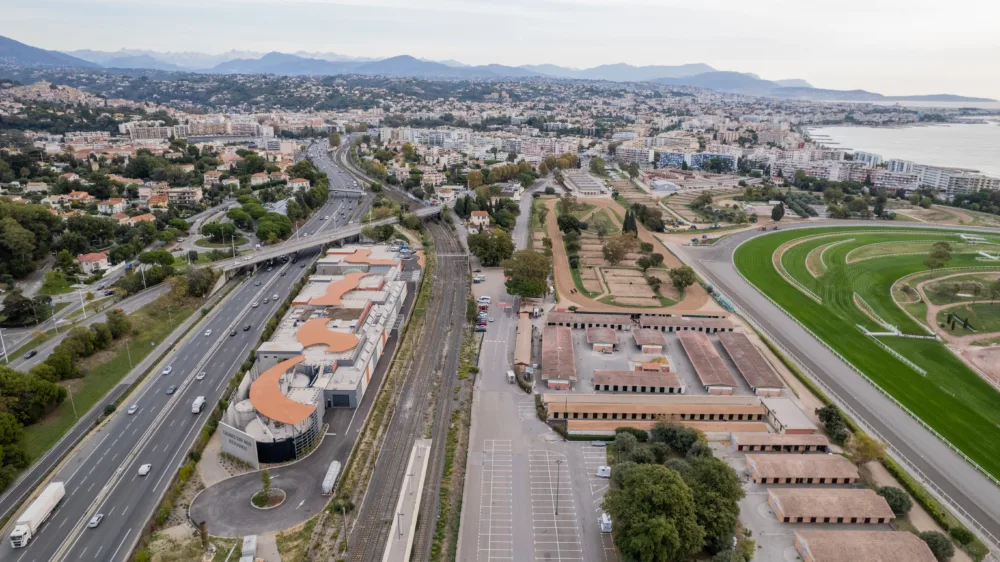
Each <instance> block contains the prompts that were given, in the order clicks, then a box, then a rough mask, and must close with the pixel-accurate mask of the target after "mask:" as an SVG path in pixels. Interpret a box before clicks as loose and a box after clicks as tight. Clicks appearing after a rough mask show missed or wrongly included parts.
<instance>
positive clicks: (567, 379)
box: [541, 326, 576, 390]
mask: <svg viewBox="0 0 1000 562" xmlns="http://www.w3.org/2000/svg"><path fill="white" fill-rule="evenodd" d="M575 361H576V360H575V359H574V357H573V332H572V331H571V330H570V329H569V328H567V327H565V326H546V327H545V329H544V331H542V364H541V369H542V380H543V381H545V383H546V385H547V386H548V387H549V388H551V389H559V390H569V386H570V384H572V383H573V382H574V381H576V362H575Z"/></svg>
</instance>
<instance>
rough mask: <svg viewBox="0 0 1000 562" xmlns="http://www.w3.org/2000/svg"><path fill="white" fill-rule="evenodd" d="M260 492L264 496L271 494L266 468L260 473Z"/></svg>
mask: <svg viewBox="0 0 1000 562" xmlns="http://www.w3.org/2000/svg"><path fill="white" fill-rule="evenodd" d="M260 490H261V491H262V492H264V493H265V494H268V493H270V492H271V473H270V472H268V470H267V469H266V468H265V469H264V470H262V471H260Z"/></svg>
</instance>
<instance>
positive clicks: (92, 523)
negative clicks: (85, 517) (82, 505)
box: [87, 513, 104, 529]
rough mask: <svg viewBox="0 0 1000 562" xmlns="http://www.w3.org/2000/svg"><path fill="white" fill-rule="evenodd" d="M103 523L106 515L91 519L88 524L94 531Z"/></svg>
mask: <svg viewBox="0 0 1000 562" xmlns="http://www.w3.org/2000/svg"><path fill="white" fill-rule="evenodd" d="M101 521H104V514H103V513H98V514H97V515H95V516H93V517H91V518H90V521H89V522H88V523H87V526H88V527H90V528H91V529H93V528H95V527H97V526H98V525H100V524H101Z"/></svg>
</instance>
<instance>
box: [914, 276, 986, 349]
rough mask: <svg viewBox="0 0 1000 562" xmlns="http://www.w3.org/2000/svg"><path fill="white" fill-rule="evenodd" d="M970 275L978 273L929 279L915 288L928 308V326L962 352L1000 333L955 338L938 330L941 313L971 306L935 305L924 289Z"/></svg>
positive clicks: (955, 303) (958, 303) (926, 320)
mask: <svg viewBox="0 0 1000 562" xmlns="http://www.w3.org/2000/svg"><path fill="white" fill-rule="evenodd" d="M985 273H988V272H985ZM969 275H977V273H969V272H967V271H966V272H963V273H955V274H953V275H946V276H944V277H935V278H933V279H927V280H926V281H921V282H920V283H917V286H916V287H914V289H916V291H917V294H918V295H920V298H921V299H923V300H924V305H926V306H927V317H926V318H925V319H924V320H925V322H926V324H927V325H928V326H930V327H931V329H933V330H934V331H935V332H937V334H938V335H939V336H941V338H942V339H943V340H944V341H946V342H948V343H949V344H951V345H953V346H955V347H958V348H961V349H962V350H964V349H965V348H967V347H969V346H970V345H971V344H972V342H974V341H979V340H983V339H992V338H995V337H1000V332H987V333H982V334H971V335H968V336H953V335H951V334H949V333H948V332H946V331H944V330H940V329H938V328H937V315H938V313H939V312H941V311H942V310H947V309H949V308H955V307H958V306H963V305H966V304H969V303H967V302H953V303H948V304H934V303H932V302H931V300H930V299H928V298H927V294H926V293H925V292H924V287H925V286H927V285H929V284H931V283H937V282H939V281H944V280H946V279H953V278H955V277H967V276H969Z"/></svg>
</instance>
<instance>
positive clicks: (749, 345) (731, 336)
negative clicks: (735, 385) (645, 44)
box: [719, 332, 785, 396]
mask: <svg viewBox="0 0 1000 562" xmlns="http://www.w3.org/2000/svg"><path fill="white" fill-rule="evenodd" d="M719 342H720V343H722V347H723V348H724V349H725V350H726V353H728V354H729V357H731V358H732V360H733V363H735V364H736V368H737V370H739V372H740V374H741V375H743V378H744V379H746V381H747V383H748V384H749V385H750V388H751V390H753V392H754V394H756V395H757V396H778V395H779V394H781V391H782V390H783V389H784V388H785V383H784V381H782V380H781V377H780V376H778V373H777V372H776V371H775V370H774V367H772V366H771V364H770V363H768V362H767V359H765V358H764V356H763V355H762V354H761V352H760V350H759V349H757V347H756V346H754V344H753V342H751V341H750V338H748V337H747V336H746V334H741V333H739V332H720V333H719Z"/></svg>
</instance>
